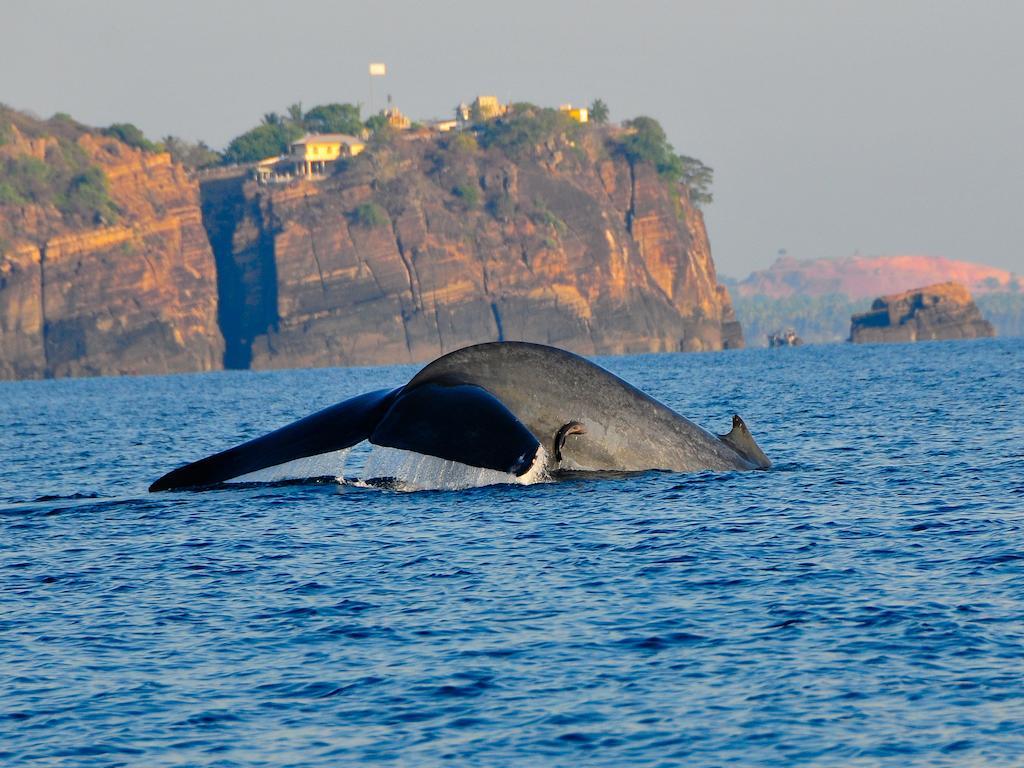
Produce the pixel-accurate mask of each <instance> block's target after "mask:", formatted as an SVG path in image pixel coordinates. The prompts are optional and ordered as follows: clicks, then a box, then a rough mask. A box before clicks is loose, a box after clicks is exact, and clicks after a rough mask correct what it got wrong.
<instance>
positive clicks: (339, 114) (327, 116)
mask: <svg viewBox="0 0 1024 768" xmlns="http://www.w3.org/2000/svg"><path fill="white" fill-rule="evenodd" d="M359 111H360V110H359V106H358V105H356V104H320V105H318V106H315V107H313V108H312V109H311V110H309V112H307V113H306V114H305V117H303V123H304V124H305V127H306V130H308V131H311V132H313V133H348V134H351V135H353V136H358V135H359V134H360V132H361V131H362V130H363V121H362V119H361V118H360V116H359Z"/></svg>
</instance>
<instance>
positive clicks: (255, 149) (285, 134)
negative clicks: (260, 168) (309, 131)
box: [224, 112, 304, 163]
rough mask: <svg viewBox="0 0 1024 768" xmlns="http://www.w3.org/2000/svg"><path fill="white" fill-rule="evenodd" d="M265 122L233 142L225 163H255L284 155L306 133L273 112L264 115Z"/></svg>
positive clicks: (225, 151)
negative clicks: (266, 158) (283, 120)
mask: <svg viewBox="0 0 1024 768" xmlns="http://www.w3.org/2000/svg"><path fill="white" fill-rule="evenodd" d="M264 120H265V121H266V122H264V123H263V125H258V126H256V127H255V128H253V129H251V130H248V131H246V132H245V133H243V134H242V135H241V136H236V137H235V138H234V139H232V140H231V143H230V144H228V148H227V149H226V150H224V162H225V163H255V162H256V161H258V160H262V159H263V158H265V157H275V156H277V155H283V154H285V153H286V152H287V151H288V147H289V146H290V145H291V143H292V142H293V141H295V140H297V139H300V138H302V134H303V133H304V131H303V129H302V127H301V126H298V125H295V124H294V123H288V122H282V121H281V120H280V119H279V118H278V116H277V115H276V114H275V113H273V112H271V113H269V114H267V115H264Z"/></svg>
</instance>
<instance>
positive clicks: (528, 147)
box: [477, 103, 582, 158]
mask: <svg viewBox="0 0 1024 768" xmlns="http://www.w3.org/2000/svg"><path fill="white" fill-rule="evenodd" d="M581 130H582V126H581V125H580V124H579V123H577V122H576V121H575V120H573V119H572V118H571V117H569V115H567V114H565V113H564V112H560V111H559V110H557V109H550V108H548V107H538V106H536V105H535V104H528V103H519V104H511V105H510V106H509V113H508V115H506V116H505V117H501V118H498V119H495V120H488V121H487V122H485V123H482V124H481V125H480V126H478V128H477V135H478V137H479V142H480V144H481V145H482V146H483V147H485V148H490V147H495V148H497V149H500V150H501V151H503V152H504V153H505V154H506V155H508V156H509V157H512V158H519V157H523V156H524V155H526V154H528V153H529V152H531V151H533V149H534V148H535V147H537V146H539V145H541V144H544V143H547V142H549V141H552V140H554V139H563V140H566V141H572V140H574V139H576V138H577V137H578V136H579V134H580V131H581Z"/></svg>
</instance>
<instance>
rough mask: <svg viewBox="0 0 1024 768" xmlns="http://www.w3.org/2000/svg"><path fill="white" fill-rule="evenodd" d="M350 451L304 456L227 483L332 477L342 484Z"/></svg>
mask: <svg viewBox="0 0 1024 768" xmlns="http://www.w3.org/2000/svg"><path fill="white" fill-rule="evenodd" d="M351 451H352V449H351V448H344V449H342V450H340V451H331V452H330V453H319V454H317V455H316V456H306V457H304V458H301V459H295V460H294V461H286V462H285V463H284V464H276V465H274V466H273V467H266V468H265V469H258V470H256V471H255V472H250V473H249V474H247V475H239V476H238V477H233V478H231V480H229V481H228V482H231V483H278V482H281V481H282V480H306V479H309V478H313V477H333V478H334V479H335V480H337V481H338V482H343V481H344V479H345V460H346V459H347V458H348V455H349V453H351Z"/></svg>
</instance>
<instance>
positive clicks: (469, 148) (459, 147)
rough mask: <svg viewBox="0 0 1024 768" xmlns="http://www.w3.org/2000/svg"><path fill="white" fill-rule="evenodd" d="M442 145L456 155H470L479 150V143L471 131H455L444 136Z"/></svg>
mask: <svg viewBox="0 0 1024 768" xmlns="http://www.w3.org/2000/svg"><path fill="white" fill-rule="evenodd" d="M443 146H444V148H445V149H446V150H448V151H449V152H451V153H452V154H453V155H455V156H456V157H470V156H472V155H475V154H476V153H477V152H478V151H479V150H480V144H479V143H478V142H477V140H476V136H474V135H473V134H472V133H456V134H454V135H453V136H450V137H449V138H446V139H445V140H444V142H443Z"/></svg>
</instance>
